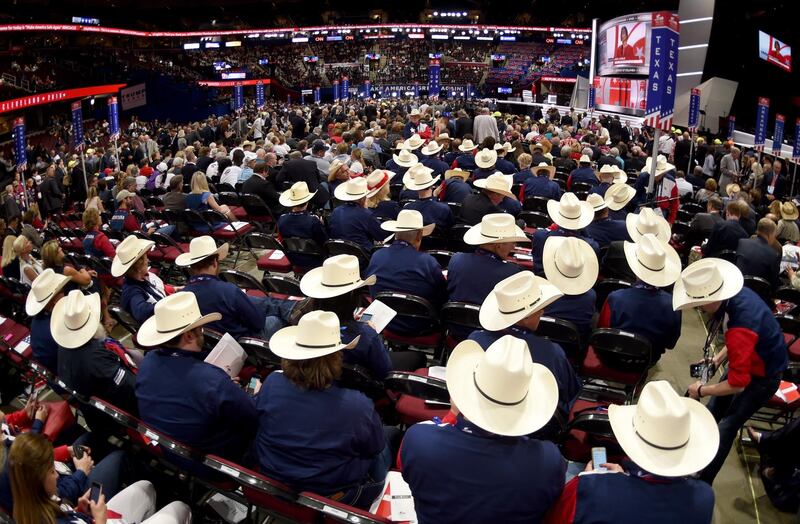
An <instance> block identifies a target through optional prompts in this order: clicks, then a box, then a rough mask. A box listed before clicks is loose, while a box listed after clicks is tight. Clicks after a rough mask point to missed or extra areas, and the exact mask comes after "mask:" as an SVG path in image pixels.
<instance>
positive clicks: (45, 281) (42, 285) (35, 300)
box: [25, 268, 70, 317]
mask: <svg viewBox="0 0 800 524" xmlns="http://www.w3.org/2000/svg"><path fill="white" fill-rule="evenodd" d="M69 281H70V278H69V277H67V276H64V275H61V274H59V273H56V272H55V271H53V269H52V268H47V269H45V270H44V271H42V272H41V274H39V276H38V277H36V279H35V280H34V281H33V282H32V283H31V290H30V292H29V293H28V298H26V299H25V313H27V314H28V316H31V317H32V316H35V315H38V314H39V313H40V312H41V311H42V310H43V309H44V308H46V307H47V304H49V303H50V301H51V300H52V299H53V297H54V296H56V295H57V294H58V292H59V291H61V290H62V289H63V288H64V286H66V285H67V282H69Z"/></svg>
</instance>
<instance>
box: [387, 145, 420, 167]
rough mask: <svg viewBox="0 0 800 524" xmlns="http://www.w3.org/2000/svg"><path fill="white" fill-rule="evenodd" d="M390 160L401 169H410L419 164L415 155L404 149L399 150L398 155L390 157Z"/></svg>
mask: <svg viewBox="0 0 800 524" xmlns="http://www.w3.org/2000/svg"><path fill="white" fill-rule="evenodd" d="M392 158H393V159H394V162H395V163H396V164H397V165H398V166H402V167H411V166H413V165H414V164H416V163H417V162H419V158H417V155H415V154H414V153H412V152H411V151H409V150H408V149H405V148H404V149H401V150H400V153H399V154H396V155H392Z"/></svg>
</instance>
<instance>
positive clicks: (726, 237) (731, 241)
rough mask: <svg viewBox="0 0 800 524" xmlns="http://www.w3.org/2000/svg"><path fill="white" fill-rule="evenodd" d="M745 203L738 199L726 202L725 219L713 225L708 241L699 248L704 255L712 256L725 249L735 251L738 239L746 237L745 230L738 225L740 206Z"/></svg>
mask: <svg viewBox="0 0 800 524" xmlns="http://www.w3.org/2000/svg"><path fill="white" fill-rule="evenodd" d="M746 205H747V204H745V203H744V202H742V201H740V200H735V201H733V202H728V207H726V208H725V220H723V221H722V222H720V223H718V224H717V225H715V226H714V229H713V230H712V231H711V236H709V237H708V242H706V244H705V245H704V246H702V248H701V249H702V251H703V256H704V257H714V256H717V254H718V253H719V252H720V251H725V250H734V251H735V250H736V248H737V247H738V246H739V240H740V239H742V238H747V237H748V235H747V232H746V231H745V230H744V229H742V226H741V225H739V217H740V216H741V215H742V209H741V206H746Z"/></svg>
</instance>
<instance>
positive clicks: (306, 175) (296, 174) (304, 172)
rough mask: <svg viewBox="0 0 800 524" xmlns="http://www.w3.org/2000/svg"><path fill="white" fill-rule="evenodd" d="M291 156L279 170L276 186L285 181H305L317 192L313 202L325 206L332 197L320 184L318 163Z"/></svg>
mask: <svg viewBox="0 0 800 524" xmlns="http://www.w3.org/2000/svg"><path fill="white" fill-rule="evenodd" d="M289 158H290V160H289V161H288V162H286V163H285V164H283V167H282V168H281V170H280V171H279V172H278V176H277V177H276V179H275V184H276V186H277V187H283V183H284V181H286V182H291V183H292V184H293V183H295V182H305V183H306V185H307V186H308V190H309V191H310V192H312V193H315V192H316V194H315V195H314V198H313V199H311V203H312V204H314V205H315V206H317V207H322V206H324V205H325V204H326V203H327V202H328V200H329V199H330V194H329V193H328V190H327V189H325V188H324V187H321V186H320V179H319V169H318V168H317V164H316V163H315V162H312V161H311V160H303V159H302V158H292V156H291V155H290V156H289Z"/></svg>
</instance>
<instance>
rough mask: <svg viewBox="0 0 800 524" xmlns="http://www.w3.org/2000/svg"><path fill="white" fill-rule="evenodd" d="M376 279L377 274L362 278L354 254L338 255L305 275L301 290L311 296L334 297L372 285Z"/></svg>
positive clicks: (301, 282) (301, 281)
mask: <svg viewBox="0 0 800 524" xmlns="http://www.w3.org/2000/svg"><path fill="white" fill-rule="evenodd" d="M375 280H376V277H375V275H372V276H370V277H369V278H367V279H362V278H361V273H360V272H359V267H358V259H357V258H356V257H354V256H353V255H336V256H333V257H330V258H327V259H325V261H324V262H323V263H322V266H321V267H317V268H314V269H312V270H311V271H309V272H308V273H306V274H305V275H303V278H302V279H301V280H300V290H301V291H302V292H303V294H304V295H305V296H307V297H311V298H333V297H338V296H340V295H344V294H345V293H349V292H350V291H353V290H354V289H358V288H360V287H363V286H371V285H372V284H374V283H375Z"/></svg>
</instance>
